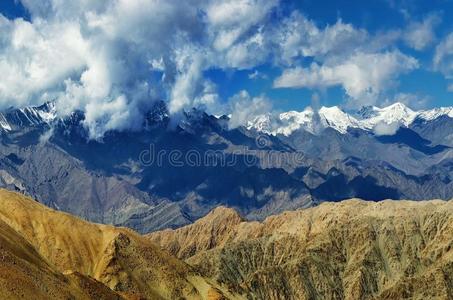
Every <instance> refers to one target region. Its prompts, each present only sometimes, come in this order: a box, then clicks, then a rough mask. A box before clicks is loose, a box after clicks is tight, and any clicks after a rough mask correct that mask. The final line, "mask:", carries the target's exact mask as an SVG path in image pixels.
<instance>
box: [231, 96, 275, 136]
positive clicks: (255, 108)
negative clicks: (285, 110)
mask: <svg viewBox="0 0 453 300" xmlns="http://www.w3.org/2000/svg"><path fill="white" fill-rule="evenodd" d="M229 103H230V109H231V118H230V121H229V123H228V125H229V127H230V128H237V127H239V126H245V125H247V122H248V121H250V120H251V119H253V118H254V117H256V116H258V115H262V114H264V113H267V112H269V111H270V110H271V108H272V105H271V103H270V102H269V100H268V99H267V98H265V97H264V96H260V97H253V98H252V97H251V96H250V95H249V93H247V91H241V92H239V93H238V94H236V95H234V96H233V97H231V99H230V101H229Z"/></svg>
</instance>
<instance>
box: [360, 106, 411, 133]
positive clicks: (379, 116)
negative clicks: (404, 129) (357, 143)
mask: <svg viewBox="0 0 453 300" xmlns="http://www.w3.org/2000/svg"><path fill="white" fill-rule="evenodd" d="M371 110H372V113H369V114H368V116H369V117H368V118H364V119H361V120H360V121H359V123H360V126H359V128H365V129H372V128H374V127H375V126H376V125H377V124H380V123H385V124H395V123H397V124H400V125H404V126H409V125H410V124H411V123H412V122H413V121H414V119H415V118H416V117H417V113H416V112H414V111H413V110H412V109H410V108H409V107H407V106H406V105H404V104H402V103H399V102H397V103H394V104H392V105H390V106H387V107H384V108H378V107H375V106H373V107H372V108H371Z"/></svg>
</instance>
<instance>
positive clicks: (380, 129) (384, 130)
mask: <svg viewBox="0 0 453 300" xmlns="http://www.w3.org/2000/svg"><path fill="white" fill-rule="evenodd" d="M399 128H400V124H399V123H398V122H393V123H390V124H387V123H385V122H379V123H377V124H376V125H375V126H374V128H373V132H374V134H375V135H377V136H382V135H394V134H395V133H396V132H397V131H398V129H399Z"/></svg>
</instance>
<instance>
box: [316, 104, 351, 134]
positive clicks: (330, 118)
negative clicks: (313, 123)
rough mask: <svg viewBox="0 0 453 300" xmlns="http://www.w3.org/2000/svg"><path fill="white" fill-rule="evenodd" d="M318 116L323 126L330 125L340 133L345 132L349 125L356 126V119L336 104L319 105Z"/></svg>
mask: <svg viewBox="0 0 453 300" xmlns="http://www.w3.org/2000/svg"><path fill="white" fill-rule="evenodd" d="M319 116H320V119H321V122H322V123H323V125H324V127H331V128H333V129H335V130H337V131H339V132H341V133H346V132H347V130H348V128H349V127H357V126H358V121H357V120H356V119H355V118H354V117H352V116H350V115H348V114H347V113H345V112H344V111H342V110H341V109H340V108H339V107H338V106H333V107H324V106H323V107H321V109H320V110H319Z"/></svg>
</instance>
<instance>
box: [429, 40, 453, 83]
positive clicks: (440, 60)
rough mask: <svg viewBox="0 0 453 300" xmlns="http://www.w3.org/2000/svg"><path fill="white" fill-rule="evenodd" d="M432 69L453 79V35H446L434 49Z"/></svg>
mask: <svg viewBox="0 0 453 300" xmlns="http://www.w3.org/2000/svg"><path fill="white" fill-rule="evenodd" d="M433 64H434V68H435V70H437V71H440V72H441V73H442V74H444V75H445V77H447V79H453V33H450V34H449V35H447V36H446V37H445V38H444V39H443V40H442V41H441V42H440V43H439V44H438V45H437V47H436V51H435V54H434V58H433Z"/></svg>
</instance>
